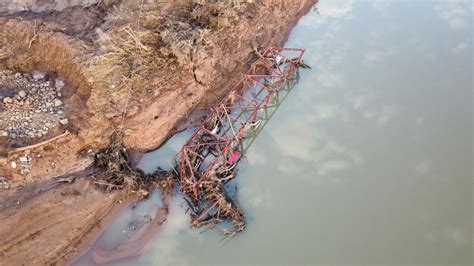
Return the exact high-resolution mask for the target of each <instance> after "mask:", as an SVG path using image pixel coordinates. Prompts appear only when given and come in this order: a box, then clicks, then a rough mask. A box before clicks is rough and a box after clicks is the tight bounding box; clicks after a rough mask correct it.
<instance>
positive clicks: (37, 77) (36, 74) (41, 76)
mask: <svg viewBox="0 0 474 266" xmlns="http://www.w3.org/2000/svg"><path fill="white" fill-rule="evenodd" d="M33 79H34V80H36V81H38V80H40V79H44V74H43V73H41V72H38V71H33Z"/></svg>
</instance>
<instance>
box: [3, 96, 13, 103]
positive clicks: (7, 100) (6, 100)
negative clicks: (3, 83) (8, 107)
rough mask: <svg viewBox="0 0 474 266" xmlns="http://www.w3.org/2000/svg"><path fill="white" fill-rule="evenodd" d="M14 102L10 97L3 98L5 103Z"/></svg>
mask: <svg viewBox="0 0 474 266" xmlns="http://www.w3.org/2000/svg"><path fill="white" fill-rule="evenodd" d="M12 102H13V99H12V98H10V97H5V98H3V103H12Z"/></svg>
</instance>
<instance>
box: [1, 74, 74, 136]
mask: <svg viewBox="0 0 474 266" xmlns="http://www.w3.org/2000/svg"><path fill="white" fill-rule="evenodd" d="M63 87H64V81H62V80H60V79H54V80H50V77H48V76H45V75H44V74H42V73H39V72H34V74H32V75H28V74H22V73H14V72H12V71H9V70H5V71H0V94H1V93H2V92H3V94H4V95H0V96H1V97H2V99H1V100H2V101H1V107H0V109H1V110H2V112H0V135H1V136H3V137H10V138H13V139H15V138H37V137H42V136H44V135H47V134H48V131H49V130H50V129H51V128H53V127H56V126H61V125H67V124H68V119H67V118H66V117H65V113H64V106H63V102H62V100H61V99H60V98H61V96H62V95H61V89H62V88H63Z"/></svg>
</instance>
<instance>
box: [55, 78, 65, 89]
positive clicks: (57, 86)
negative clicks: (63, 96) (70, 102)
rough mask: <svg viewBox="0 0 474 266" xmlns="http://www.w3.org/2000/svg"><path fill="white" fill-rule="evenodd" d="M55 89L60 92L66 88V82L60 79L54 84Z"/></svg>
mask: <svg viewBox="0 0 474 266" xmlns="http://www.w3.org/2000/svg"><path fill="white" fill-rule="evenodd" d="M54 87H55V88H56V90H57V91H60V90H61V89H62V88H63V87H64V81H62V80H60V79H56V80H55V82H54Z"/></svg>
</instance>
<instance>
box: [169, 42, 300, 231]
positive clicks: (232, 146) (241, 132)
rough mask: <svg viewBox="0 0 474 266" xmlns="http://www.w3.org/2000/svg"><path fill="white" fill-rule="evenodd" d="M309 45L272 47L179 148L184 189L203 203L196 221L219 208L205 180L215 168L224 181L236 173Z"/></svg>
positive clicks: (292, 79)
mask: <svg viewBox="0 0 474 266" xmlns="http://www.w3.org/2000/svg"><path fill="white" fill-rule="evenodd" d="M304 51H305V50H304V49H297V48H281V47H269V48H267V49H266V50H265V51H264V52H263V53H261V55H260V57H259V59H258V60H257V61H256V62H254V63H253V64H252V65H251V68H250V70H249V71H248V72H247V74H246V75H244V76H243V77H242V79H240V80H239V81H238V82H237V83H236V84H235V85H234V86H233V87H232V89H231V90H230V92H229V94H228V95H227V97H225V98H224V99H223V100H222V101H221V102H220V103H219V104H217V105H216V106H215V107H214V108H213V109H212V110H211V112H210V114H209V115H208V116H207V118H206V119H205V121H204V122H203V123H202V124H201V125H200V126H199V127H197V129H196V131H195V133H194V134H193V135H192V136H191V137H190V139H189V140H188V141H187V142H186V144H185V145H184V146H183V148H182V149H181V151H180V152H179V153H178V155H177V156H179V158H177V159H179V183H180V190H181V192H182V193H184V194H185V195H187V196H189V197H190V198H191V199H192V200H194V201H195V202H201V203H202V204H201V205H204V206H201V207H200V208H199V211H197V213H196V214H195V215H194V217H193V224H195V223H196V222H198V221H199V220H201V219H203V218H204V217H205V216H206V215H210V214H211V213H212V212H215V211H216V210H214V209H215V208H216V206H218V203H219V201H220V200H221V198H219V197H216V198H213V199H209V197H208V195H206V191H204V190H203V189H202V185H201V184H202V183H203V182H205V181H206V179H209V178H211V174H212V176H213V177H214V178H215V177H216V176H217V178H218V180H219V181H220V182H223V183H226V182H228V181H229V180H231V179H232V178H233V177H234V176H235V169H236V165H237V164H238V162H239V161H240V160H241V159H242V158H243V155H244V154H245V152H246V150H247V149H248V147H249V146H250V145H251V144H252V143H253V141H254V140H255V137H256V135H258V133H259V132H260V131H261V130H262V128H263V127H264V126H265V124H266V123H267V122H268V120H269V119H270V118H271V116H272V115H273V113H274V112H275V111H276V109H277V108H278V106H279V105H280V103H281V101H282V95H283V96H284V97H283V99H284V98H286V95H287V94H288V93H289V91H290V90H291V88H292V87H293V86H294V85H295V84H296V82H297V81H298V78H299V74H298V67H299V66H301V65H302V61H301V58H302V56H303V54H304ZM217 211H218V210H217ZM242 230H243V229H242Z"/></svg>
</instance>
